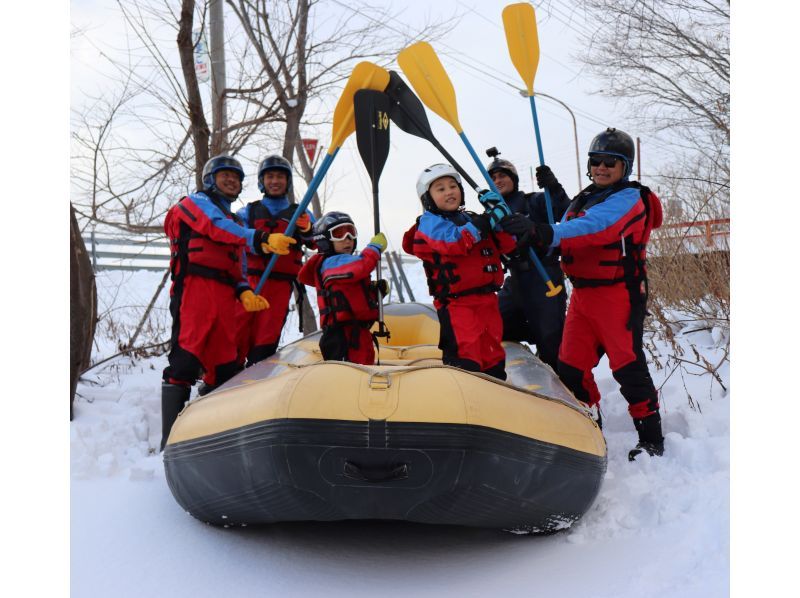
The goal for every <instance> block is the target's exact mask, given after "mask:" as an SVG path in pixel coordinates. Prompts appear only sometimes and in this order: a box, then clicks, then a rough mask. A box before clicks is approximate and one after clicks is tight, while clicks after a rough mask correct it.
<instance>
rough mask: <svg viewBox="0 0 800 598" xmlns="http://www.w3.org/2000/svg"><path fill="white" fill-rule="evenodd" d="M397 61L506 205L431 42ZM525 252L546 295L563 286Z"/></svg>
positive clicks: (420, 44)
mask: <svg viewBox="0 0 800 598" xmlns="http://www.w3.org/2000/svg"><path fill="white" fill-rule="evenodd" d="M397 62H398V64H399V65H400V68H401V69H403V72H404V73H405V75H406V77H408V80H409V81H410V82H411V85H413V86H414V89H415V90H416V92H417V94H419V97H420V98H421V99H422V101H423V102H425V105H426V106H428V108H430V109H431V110H433V111H434V112H435V113H436V114H438V115H439V116H441V117H442V118H444V119H445V120H446V121H447V122H449V123H450V124H451V125H452V126H453V128H454V129H455V130H456V133H458V135H459V137H461V140H462V141H463V142H464V145H465V146H467V150H469V153H470V155H471V156H472V159H473V160H474V161H475V164H477V165H478V168H479V169H480V171H481V174H483V178H484V179H485V180H486V182H487V183H488V185H489V187H490V188H491V190H492V191H494V192H495V193H497V195H498V196H499V197H500V198H501V202H502V203H503V205H505V202H503V200H502V196H501V195H500V193H499V192H498V191H497V187H495V185H494V182H493V181H492V177H490V176H489V173H488V172H486V168H484V166H483V164H482V163H481V161H480V158H478V155H477V154H476V153H475V150H474V149H473V147H472V144H471V143H470V142H469V139H467V136H466V134H465V133H464V130H463V129H462V128H461V123H459V121H458V108H457V106H456V94H455V89H454V88H453V84H452V83H451V81H450V77H448V76H447V72H446V71H445V70H444V67H443V66H442V63H441V61H440V60H439V57H438V56H437V55H436V52H434V50H433V48H432V47H431V45H430V44H429V43H427V42H417V43H415V44H413V45H411V46H409V47H408V48H406V49H405V50H403V51H402V52H400V54H399V55H398V56H397ZM506 209H507V206H506ZM528 253H529V256H530V259H531V262H532V263H533V265H534V266H536V269H537V270H538V272H539V275H540V276H541V277H542V280H544V282H545V284H546V285H547V288H548V290H547V292H546V293H545V294H546V295H547V296H548V297H553V296H555V295H558V293H560V292H561V290H562V288H563V287H562V286H561V285H559V286H555V285H554V284H553V281H552V280H550V276H548V274H547V271H546V270H545V269H544V266H542V262H541V261H540V260H539V258H538V257H537V256H536V254H535V253H534V251H533V249H530V248H529V250H528Z"/></svg>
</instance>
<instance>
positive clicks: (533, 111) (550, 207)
mask: <svg viewBox="0 0 800 598" xmlns="http://www.w3.org/2000/svg"><path fill="white" fill-rule="evenodd" d="M528 97H529V98H530V100H531V114H532V115H533V130H534V132H535V133H536V149H537V150H539V166H544V152H543V151H542V136H541V133H539V117H538V116H537V115H536V100H534V99H533V94H531V95H530V96H528ZM544 203H545V205H546V206H547V221H548V222H549V223H550V225H551V226H552V225H553V223H554V218H553V202H552V200H551V199H550V191H548V190H547V187H545V188H544Z"/></svg>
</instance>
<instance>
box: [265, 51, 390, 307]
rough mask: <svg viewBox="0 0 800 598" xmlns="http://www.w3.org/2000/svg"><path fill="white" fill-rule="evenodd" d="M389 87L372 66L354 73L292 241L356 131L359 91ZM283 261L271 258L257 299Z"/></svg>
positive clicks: (290, 229)
mask: <svg viewBox="0 0 800 598" xmlns="http://www.w3.org/2000/svg"><path fill="white" fill-rule="evenodd" d="M388 83H389V73H388V72H387V71H386V70H385V69H382V68H381V67H379V66H378V65H376V64H372V63H371V62H359V63H358V64H357V65H356V66H355V68H354V69H353V72H352V73H350V78H349V79H348V80H347V83H346V84H345V86H344V89H343V90H342V95H341V96H339V101H338V102H337V103H336V108H335V109H334V111H333V136H332V139H331V143H330V145H329V146H328V153H327V155H326V156H325V159H324V160H323V161H322V164H320V167H319V170H317V173H316V174H315V175H314V178H312V179H311V182H310V183H309V184H308V189H307V190H306V194H305V195H304V196H303V200H302V201H301V202H300V203H299V204H298V206H297V209H296V210H295V211H294V214H293V215H292V218H291V220H289V226H287V227H286V231H285V232H284V234H285V235H286V236H287V237H291V236H292V234H294V227H295V223H296V222H297V219H298V218H299V217H300V215H301V214H303V213H304V212H305V211H306V208H307V207H308V204H309V203H310V202H311V198H312V197H313V196H314V193H315V192H316V190H317V187H319V184H320V183H321V182H322V179H323V178H325V174H326V173H327V172H328V168H330V166H331V163H332V162H333V159H334V158H335V157H336V154H337V153H339V148H340V147H341V146H342V143H344V140H345V139H347V137H348V136H349V135H350V134H351V133H352V132H353V131H355V130H356V125H355V117H354V114H353V96H354V95H355V93H356V91H358V90H359V89H375V90H378V91H381V90H383V89H385V88H386V85H387V84H388ZM279 257H280V256H279V255H278V254H277V253H273V254H272V256H271V257H270V260H269V263H268V264H267V268H266V270H264V273H263V274H262V275H261V280H259V281H258V286H257V287H256V289H255V293H256V295H258V294H259V293H260V292H261V289H262V288H263V287H264V284H265V283H266V282H267V278H268V277H269V273H270V272H272V269H273V268H274V267H275V262H277V261H278V258H279Z"/></svg>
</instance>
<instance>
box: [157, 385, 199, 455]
mask: <svg viewBox="0 0 800 598" xmlns="http://www.w3.org/2000/svg"><path fill="white" fill-rule="evenodd" d="M191 392H192V387H191V386H181V385H179V384H166V383H164V384H162V385H161V450H162V451H163V450H164V447H165V446H166V445H167V439H168V438H169V432H170V430H172V424H174V423H175V420H176V419H178V414H179V413H180V412H181V410H182V409H183V406H184V405H185V404H186V401H188V400H189V395H190V394H191Z"/></svg>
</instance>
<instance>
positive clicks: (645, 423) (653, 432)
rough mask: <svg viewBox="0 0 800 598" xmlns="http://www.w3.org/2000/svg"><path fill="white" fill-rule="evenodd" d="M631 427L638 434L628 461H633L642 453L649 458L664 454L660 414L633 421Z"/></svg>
mask: <svg viewBox="0 0 800 598" xmlns="http://www.w3.org/2000/svg"><path fill="white" fill-rule="evenodd" d="M633 425H634V426H636V431H637V432H638V433H639V442H638V443H637V444H636V448H634V449H632V450H631V451H630V452H629V453H628V461H634V460H635V459H636V457H637V456H639V455H640V454H641V453H642V452H646V453H647V454H648V455H650V456H651V457H660V456H661V455H663V454H664V436H663V435H662V434H661V414H659V413H654V414H652V415H648V416H647V417H645V418H642V419H634V420H633Z"/></svg>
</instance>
